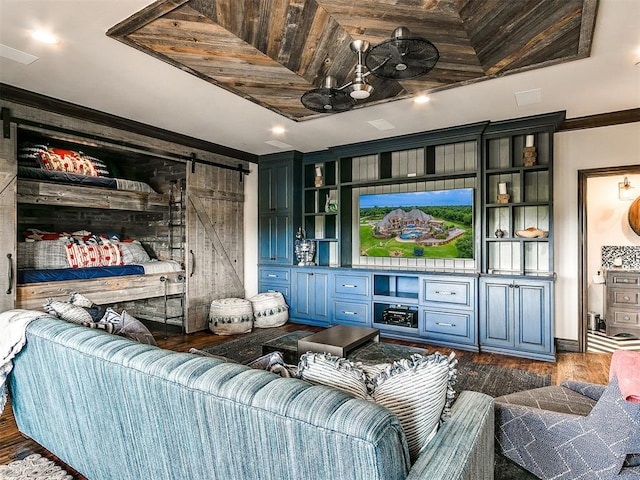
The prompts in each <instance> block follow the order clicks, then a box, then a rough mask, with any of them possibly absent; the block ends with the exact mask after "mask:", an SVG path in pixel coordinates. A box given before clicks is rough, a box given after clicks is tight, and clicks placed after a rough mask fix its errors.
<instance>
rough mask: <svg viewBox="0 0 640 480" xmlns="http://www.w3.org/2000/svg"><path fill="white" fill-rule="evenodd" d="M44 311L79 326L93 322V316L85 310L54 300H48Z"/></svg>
mask: <svg viewBox="0 0 640 480" xmlns="http://www.w3.org/2000/svg"><path fill="white" fill-rule="evenodd" d="M44 311H45V312H47V313H50V314H51V315H55V316H56V317H58V318H61V319H62V320H66V321H67V322H71V323H77V324H79V325H82V324H83V323H89V322H92V321H93V318H92V317H91V314H90V313H89V312H87V311H86V310H85V309H84V308H82V307H80V306H78V305H72V304H70V303H66V302H59V301H57V300H54V299H53V298H49V299H47V302H46V303H45V304H44Z"/></svg>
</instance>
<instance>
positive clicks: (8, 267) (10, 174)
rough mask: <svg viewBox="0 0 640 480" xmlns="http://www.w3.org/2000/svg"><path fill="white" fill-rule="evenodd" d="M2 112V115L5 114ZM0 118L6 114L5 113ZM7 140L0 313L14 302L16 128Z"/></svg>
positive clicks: (1, 150) (0, 180)
mask: <svg viewBox="0 0 640 480" xmlns="http://www.w3.org/2000/svg"><path fill="white" fill-rule="evenodd" d="M5 112H6V113H5ZM3 114H6V115H8V114H9V113H8V112H7V111H6V110H5V111H4V112H3ZM9 133H10V138H5V136H4V134H3V135H0V312H4V311H5V310H10V309H12V308H13V307H14V305H15V298H16V288H15V287H16V276H15V274H16V228H17V225H16V173H17V163H16V128H15V125H14V124H12V125H11V126H10V129H9Z"/></svg>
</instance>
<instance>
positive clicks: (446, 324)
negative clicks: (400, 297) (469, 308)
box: [422, 310, 471, 337]
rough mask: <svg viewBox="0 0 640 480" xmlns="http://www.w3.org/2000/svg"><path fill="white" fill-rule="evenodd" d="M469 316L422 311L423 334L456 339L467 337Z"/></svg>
mask: <svg viewBox="0 0 640 480" xmlns="http://www.w3.org/2000/svg"><path fill="white" fill-rule="evenodd" d="M470 324H471V314H469V313H462V312H461V313H454V312H438V311H434V310H424V326H423V331H422V333H423V334H427V336H430V335H432V334H445V335H449V336H456V337H469V332H470V330H469V326H470Z"/></svg>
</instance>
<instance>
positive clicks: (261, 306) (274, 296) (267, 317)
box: [249, 292, 289, 328]
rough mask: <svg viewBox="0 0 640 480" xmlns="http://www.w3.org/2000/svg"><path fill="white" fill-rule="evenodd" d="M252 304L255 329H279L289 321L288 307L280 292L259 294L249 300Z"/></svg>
mask: <svg viewBox="0 0 640 480" xmlns="http://www.w3.org/2000/svg"><path fill="white" fill-rule="evenodd" d="M249 300H250V301H251V303H252V304H253V325H254V326H255V327H256V328H272V327H279V326H281V325H284V324H285V323H287V320H289V306H288V305H287V303H286V302H285V301H284V297H283V296H282V294H281V293H280V292H266V293H259V294H258V295H255V296H253V297H251V298H250V299H249Z"/></svg>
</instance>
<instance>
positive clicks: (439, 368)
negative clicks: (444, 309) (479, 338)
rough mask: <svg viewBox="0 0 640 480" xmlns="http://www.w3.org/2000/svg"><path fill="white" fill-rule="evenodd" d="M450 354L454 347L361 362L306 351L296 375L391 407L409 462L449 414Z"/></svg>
mask: <svg viewBox="0 0 640 480" xmlns="http://www.w3.org/2000/svg"><path fill="white" fill-rule="evenodd" d="M454 357H455V353H453V352H452V353H451V355H450V356H449V357H446V356H444V355H442V354H440V353H437V352H436V353H434V354H432V355H429V356H426V357H425V356H422V355H418V354H414V355H412V356H411V357H410V358H408V359H402V360H398V361H396V362H393V363H388V364H379V365H362V364H361V363H359V362H358V363H354V362H351V361H350V360H347V359H346V358H340V357H336V356H334V355H330V354H328V353H305V354H304V355H302V357H300V364H299V366H298V377H299V378H301V379H303V380H306V381H308V382H310V383H314V384H318V385H325V386H328V387H333V388H337V389H338V390H342V391H343V392H346V393H349V394H351V395H353V396H354V397H356V398H362V399H365V400H370V401H372V402H375V403H377V404H378V405H382V406H383V407H386V408H388V409H389V410H391V411H392V412H393V413H395V414H396V416H397V417H398V420H399V421H400V425H402V429H403V430H404V433H405V436H406V439H407V445H408V447H409V454H410V455H411V461H412V462H413V461H415V460H416V458H418V456H419V454H420V452H421V451H422V449H424V448H425V446H426V445H427V444H428V443H429V441H430V440H431V439H432V438H433V436H434V435H435V434H436V432H437V430H438V427H439V425H440V421H441V420H443V419H444V417H446V416H447V415H448V414H449V411H450V408H451V404H452V403H453V399H454V395H455V391H454V390H453V384H454V383H455V381H456V372H457V371H456V369H455V366H456V364H457V363H458V360H456V359H455V358H454Z"/></svg>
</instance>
